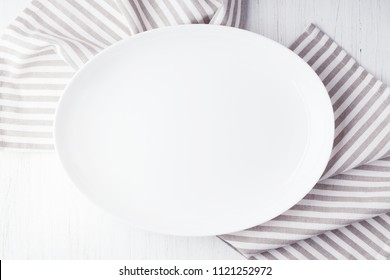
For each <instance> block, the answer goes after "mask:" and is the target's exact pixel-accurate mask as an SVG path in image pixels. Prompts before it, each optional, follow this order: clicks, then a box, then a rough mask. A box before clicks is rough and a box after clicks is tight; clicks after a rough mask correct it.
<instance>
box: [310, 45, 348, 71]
mask: <svg viewBox="0 0 390 280" xmlns="http://www.w3.org/2000/svg"><path fill="white" fill-rule="evenodd" d="M341 52H342V49H341V48H340V47H339V46H337V47H336V49H335V50H334V52H333V53H332V54H331V55H330V56H329V57H328V58H327V59H326V60H325V61H324V62H323V63H321V65H320V66H318V68H317V69H316V70H315V72H316V73H317V75H318V76H320V75H321V74H322V73H323V72H324V71H325V70H326V69H327V68H328V66H329V65H330V64H331V63H332V62H333V61H334V60H335V59H337V57H338V56H339V55H340V53H341Z"/></svg>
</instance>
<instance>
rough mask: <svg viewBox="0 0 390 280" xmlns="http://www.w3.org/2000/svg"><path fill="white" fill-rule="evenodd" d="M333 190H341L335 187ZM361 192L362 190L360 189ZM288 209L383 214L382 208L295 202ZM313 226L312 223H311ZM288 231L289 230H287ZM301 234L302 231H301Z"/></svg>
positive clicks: (308, 233)
mask: <svg viewBox="0 0 390 280" xmlns="http://www.w3.org/2000/svg"><path fill="white" fill-rule="evenodd" d="M335 191H342V190H338V189H335ZM344 191H349V189H345V190H344ZM362 192H363V191H362ZM290 210H292V211H303V212H319V213H350V214H367V213H370V214H376V215H379V214H383V211H384V209H383V208H369V207H368V208H367V207H362V208H356V207H326V206H314V205H302V204H297V205H294V206H293V207H292V208H291V209H290ZM313 227H314V225H313ZM303 232H306V234H307V235H315V234H318V233H320V232H318V230H317V231H316V230H313V232H311V231H308V230H306V229H304V230H303ZM287 233H289V232H287ZM301 234H303V233H301Z"/></svg>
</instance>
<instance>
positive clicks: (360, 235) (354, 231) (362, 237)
mask: <svg viewBox="0 0 390 280" xmlns="http://www.w3.org/2000/svg"><path fill="white" fill-rule="evenodd" d="M345 228H346V229H347V230H348V231H349V232H351V233H352V234H353V235H355V236H356V237H357V238H359V239H360V240H361V241H363V242H364V243H366V244H367V245H368V246H369V247H371V248H372V249H373V250H374V251H377V252H378V253H379V254H381V255H383V256H385V257H386V254H385V253H384V252H383V250H382V248H381V247H379V246H378V245H377V244H375V243H374V242H371V241H370V239H369V238H368V237H367V236H366V235H364V234H363V233H362V232H361V231H359V230H358V229H357V228H356V227H354V226H353V225H349V226H347V227H345ZM370 259H375V258H374V256H371V255H370Z"/></svg>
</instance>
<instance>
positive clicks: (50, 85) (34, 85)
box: [0, 80, 66, 90]
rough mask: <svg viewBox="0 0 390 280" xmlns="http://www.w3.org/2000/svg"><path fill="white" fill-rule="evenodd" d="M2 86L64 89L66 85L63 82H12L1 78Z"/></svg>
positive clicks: (0, 84) (0, 83)
mask: <svg viewBox="0 0 390 280" xmlns="http://www.w3.org/2000/svg"><path fill="white" fill-rule="evenodd" d="M0 86H1V87H3V88H12V89H31V90H36V89H39V90H63V89H64V88H65V87H66V85H65V84H64V85H61V84H22V83H10V82H3V81H1V80H0Z"/></svg>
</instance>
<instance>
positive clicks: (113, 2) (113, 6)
mask: <svg viewBox="0 0 390 280" xmlns="http://www.w3.org/2000/svg"><path fill="white" fill-rule="evenodd" d="M92 1H96V0H92ZM118 1H122V0H116V1H112V0H104V2H106V3H107V4H108V5H109V6H111V8H113V9H114V10H115V11H117V12H120V10H119V8H118V6H117V5H116V4H117V3H118ZM123 1H129V0H123Z"/></svg>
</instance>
